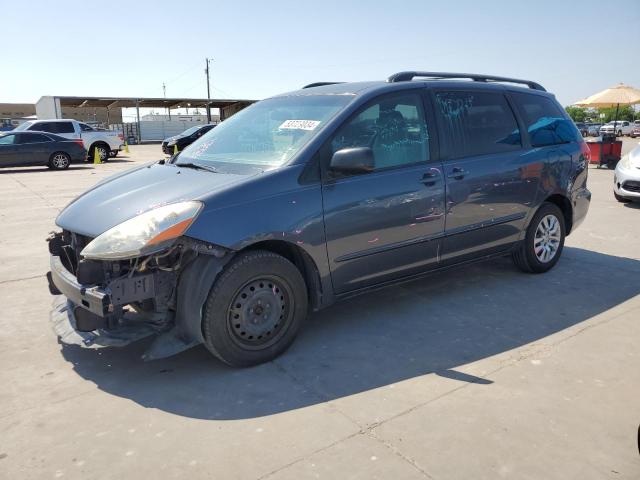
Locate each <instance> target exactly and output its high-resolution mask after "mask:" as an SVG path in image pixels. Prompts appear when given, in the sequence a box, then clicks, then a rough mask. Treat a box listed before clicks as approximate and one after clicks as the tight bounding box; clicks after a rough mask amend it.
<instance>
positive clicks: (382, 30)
mask: <svg viewBox="0 0 640 480" xmlns="http://www.w3.org/2000/svg"><path fill="white" fill-rule="evenodd" d="M609 5H611V6H609ZM0 6H1V11H2V15H1V16H0V22H1V23H0V24H1V25H2V29H1V31H2V35H1V38H2V42H3V46H2V48H1V49H0V51H1V52H2V63H1V67H0V68H1V73H0V102H35V101H36V100H37V99H38V98H39V97H40V96H42V95H97V96H99V95H103V96H157V97H160V96H162V83H163V82H165V83H166V86H167V96H176V97H177V96H191V97H206V85H205V80H204V71H203V70H204V58H205V57H212V58H213V59H214V62H213V64H212V87H213V93H212V97H218V98H221V97H222V98H229V97H231V98H264V97H267V96H269V95H272V94H276V93H278V92H282V91H287V90H292V89H296V88H299V87H300V86H302V85H304V84H306V83H310V82H313V81H320V80H344V81H356V80H372V79H383V78H386V77H387V76H388V75H389V74H391V73H394V72H397V71H400V70H407V69H421V70H434V71H443V70H444V71H459V72H460V71H461V72H478V73H490V74H496V75H505V76H513V77H521V78H527V79H532V80H536V81H538V82H540V83H542V84H543V85H544V86H545V87H546V88H547V89H548V90H550V91H552V92H554V93H555V94H556V96H557V97H558V99H559V100H560V102H561V103H562V104H563V105H566V104H570V103H572V102H574V101H576V100H578V99H580V98H583V97H585V96H587V95H590V94H593V93H595V92H597V91H600V90H602V89H604V88H606V87H609V86H611V85H614V84H616V83H618V82H625V83H628V84H631V85H634V86H636V87H638V88H640V53H639V51H640V50H639V48H640V1H639V0H630V1H625V0H617V1H616V2H615V6H614V5H613V4H607V3H606V2H605V3H603V2H602V1H574V2H570V1H561V0H555V1H546V0H538V1H533V2H531V1H529V2H522V1H518V0H510V1H489V0H487V1H461V0H457V1H448V2H447V1H445V2H443V1H438V2H435V1H434V2H431V1H402V0H396V1H394V2H380V1H374V0H369V1H347V0H343V1H334V0H322V1H314V2H304V1H301V0H299V1H276V0H272V1H242V0H236V1H216V2H213V1H208V2H207V1H181V2H177V1H173V2H168V1H167V2H161V1H155V2H152V1H135V0H133V1H129V2H121V1H115V0H112V1H109V2H103V1H86V0H85V1H83V2H73V1H64V0H57V1H22V2H17V1H14V0H0Z"/></svg>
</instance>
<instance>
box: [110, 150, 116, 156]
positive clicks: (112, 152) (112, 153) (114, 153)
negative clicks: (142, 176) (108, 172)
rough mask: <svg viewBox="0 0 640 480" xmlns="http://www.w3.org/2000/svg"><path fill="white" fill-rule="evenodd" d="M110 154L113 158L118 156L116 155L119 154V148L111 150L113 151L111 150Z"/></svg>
mask: <svg viewBox="0 0 640 480" xmlns="http://www.w3.org/2000/svg"><path fill="white" fill-rule="evenodd" d="M109 156H110V157H111V158H116V157H117V156H118V150H111V151H110V152H109Z"/></svg>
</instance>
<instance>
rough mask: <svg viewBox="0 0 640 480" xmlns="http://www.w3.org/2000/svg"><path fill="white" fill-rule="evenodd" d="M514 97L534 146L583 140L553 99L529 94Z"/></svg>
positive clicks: (516, 94) (517, 94) (514, 95)
mask: <svg viewBox="0 0 640 480" xmlns="http://www.w3.org/2000/svg"><path fill="white" fill-rule="evenodd" d="M512 95H513V98H514V99H515V101H516V104H517V105H518V108H519V109H520V114H521V115H522V118H523V119H524V122H525V124H526V126H527V131H528V132H529V137H530V138H531V145H532V146H534V147H544V146H546V145H558V144H561V143H568V142H575V141H576V140H578V138H581V135H580V133H579V132H578V130H577V129H576V126H575V125H574V124H573V122H572V121H571V120H568V119H567V118H566V117H565V116H564V115H563V114H562V111H561V110H560V107H559V106H558V105H556V103H555V102H554V101H552V100H551V99H549V98H547V97H543V96H540V95H531V94H528V93H512Z"/></svg>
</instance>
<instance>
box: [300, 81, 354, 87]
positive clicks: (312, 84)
mask: <svg viewBox="0 0 640 480" xmlns="http://www.w3.org/2000/svg"><path fill="white" fill-rule="evenodd" d="M339 83H344V82H314V83H310V84H309V85H305V86H304V87H302V88H313V87H324V86H325V85H338V84H339Z"/></svg>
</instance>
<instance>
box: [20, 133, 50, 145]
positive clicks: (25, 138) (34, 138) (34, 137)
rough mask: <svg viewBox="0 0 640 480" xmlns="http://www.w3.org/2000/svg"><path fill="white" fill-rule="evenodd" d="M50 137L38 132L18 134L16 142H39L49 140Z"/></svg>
mask: <svg viewBox="0 0 640 480" xmlns="http://www.w3.org/2000/svg"><path fill="white" fill-rule="evenodd" d="M50 141H51V139H50V138H49V137H47V136H46V135H42V134H40V133H33V134H26V133H23V134H20V135H18V141H17V142H16V143H20V144H25V143H40V142H50Z"/></svg>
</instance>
